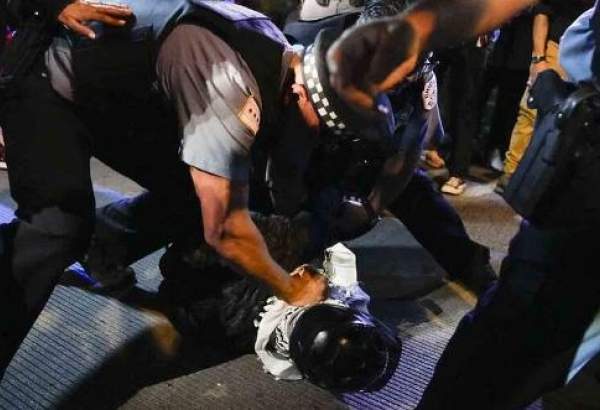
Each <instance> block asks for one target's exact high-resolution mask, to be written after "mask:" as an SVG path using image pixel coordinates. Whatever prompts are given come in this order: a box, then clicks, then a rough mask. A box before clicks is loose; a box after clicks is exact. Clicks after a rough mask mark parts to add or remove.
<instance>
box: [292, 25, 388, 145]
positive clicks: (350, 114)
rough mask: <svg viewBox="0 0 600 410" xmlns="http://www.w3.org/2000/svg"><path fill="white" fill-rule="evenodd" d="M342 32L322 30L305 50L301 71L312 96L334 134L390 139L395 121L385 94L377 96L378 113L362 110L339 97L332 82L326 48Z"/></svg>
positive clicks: (322, 118) (371, 138)
mask: <svg viewBox="0 0 600 410" xmlns="http://www.w3.org/2000/svg"><path fill="white" fill-rule="evenodd" d="M339 34H340V33H339V32H338V31H337V30H334V29H330V28H328V29H323V30H321V31H320V32H319V34H317V37H316V39H315V41H314V43H313V44H311V45H309V46H308V47H306V49H305V52H304V57H303V66H302V74H303V77H304V85H305V86H306V88H307V90H308V94H309V99H310V100H311V102H312V104H313V106H314V108H315V110H316V112H317V114H318V115H319V118H320V119H321V122H322V124H323V125H324V127H325V128H326V129H327V130H329V131H330V132H331V133H332V134H333V135H336V136H346V135H350V136H360V137H362V138H367V139H370V140H383V141H387V140H389V141H391V140H392V138H393V134H394V131H395V128H396V123H395V119H394V114H393V109H392V106H391V103H390V100H389V99H388V97H387V96H386V95H385V94H380V95H379V96H378V98H377V101H376V104H377V108H378V112H377V113H365V112H359V111H358V110H357V109H355V108H353V107H351V106H350V105H349V104H347V103H346V102H345V101H344V100H343V99H342V98H341V97H340V96H338V94H337V92H336V91H335V90H334V89H333V87H332V86H331V85H330V83H329V70H328V68H327V61H326V55H327V50H328V49H329V47H330V46H331V45H332V44H333V42H334V41H335V40H336V39H337V38H338V37H339Z"/></svg>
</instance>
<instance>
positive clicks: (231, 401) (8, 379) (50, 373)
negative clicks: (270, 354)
mask: <svg viewBox="0 0 600 410" xmlns="http://www.w3.org/2000/svg"><path fill="white" fill-rule="evenodd" d="M8 203H9V202H8V201H7V200H6V198H0V221H7V220H9V219H11V218H12V211H11V210H10V208H9V206H2V205H1V204H8ZM157 259H158V253H157V254H155V255H152V256H151V257H148V258H146V259H144V260H142V261H140V262H139V263H138V264H137V265H136V266H135V269H136V272H137V273H138V281H139V284H138V288H139V289H140V291H139V292H140V293H142V294H146V295H147V296H149V295H151V293H152V292H153V291H154V290H156V288H157V286H158V284H159V283H160V280H161V278H160V275H159V273H158V269H157V267H156V262H157ZM469 307H470V305H469V304H468V303H466V302H465V301H463V300H461V299H460V298H458V297H456V295H454V293H453V292H452V291H451V290H450V289H449V288H448V287H443V288H440V289H438V290H436V291H434V292H432V293H430V294H429V295H427V296H426V297H425V298H422V299H420V300H418V301H406V302H399V301H394V302H392V301H385V302H380V303H375V306H374V311H376V312H378V315H379V316H380V317H382V318H383V319H384V320H385V321H387V322H388V323H390V324H392V325H394V326H396V327H397V328H398V329H399V332H400V334H401V335H402V336H403V341H404V350H403V355H402V360H401V364H400V366H399V368H398V370H397V372H396V374H395V375H394V378H393V379H392V380H391V382H390V383H389V385H388V386H386V387H385V388H384V389H382V390H381V391H379V392H376V393H368V394H367V393H356V394H346V395H343V396H342V397H338V398H336V397H335V396H333V395H332V394H330V393H328V392H326V391H323V390H321V389H319V388H316V387H315V386H313V385H311V384H309V383H306V382H293V383H286V382H278V381H275V380H273V379H272V378H271V377H270V376H268V375H266V374H264V373H263V372H262V370H261V369H260V365H259V364H258V363H257V361H256V358H255V357H254V356H253V355H247V356H243V357H241V358H238V359H235V360H232V361H228V362H225V363H222V364H220V365H214V366H212V367H208V368H206V367H207V365H206V364H207V363H211V360H213V359H214V358H211V357H210V356H211V352H204V351H203V352H197V353H198V354H199V355H201V356H202V357H201V359H200V362H202V363H201V364H198V363H196V362H193V360H192V359H191V357H188V356H184V357H183V360H179V361H177V360H172V358H171V357H170V356H169V346H176V345H177V340H176V338H175V339H173V337H172V336H173V335H172V333H173V332H172V331H171V330H170V327H169V323H168V321H167V319H166V318H165V317H164V316H162V315H160V314H157V313H155V312H153V311H152V309H147V308H140V306H139V305H128V304H127V303H123V302H120V301H116V300H114V299H111V298H109V297H105V296H100V295H96V294H92V293H89V292H86V291H84V290H82V289H79V288H77V287H71V286H64V285H61V286H58V287H57V289H56V290H55V292H54V293H53V295H52V297H51V299H50V301H49V303H48V305H47V306H46V309H45V310H44V312H43V313H42V315H41V316H40V318H39V319H38V321H37V322H36V324H35V326H34V328H33V329H32V331H31V332H30V334H29V335H28V337H27V339H26V340H25V342H24V344H23V345H22V347H21V349H20V350H19V352H18V353H17V355H16V357H15V359H14V360H13V362H12V364H11V366H10V367H9V368H8V369H7V373H6V376H5V377H4V379H3V381H2V382H1V383H0V408H1V409H52V408H78V409H81V408H88V409H96V408H98V409H103V408H116V407H122V408H128V409H129V408H131V409H138V408H139V409H149V408H150V409H154V408H161V409H167V408H173V409H181V408H199V409H225V408H244V409H272V408H294V409H338V408H344V407H350V408H356V409H385V410H387V409H412V408H414V406H415V405H416V404H417V403H418V400H419V398H420V396H421V394H422V391H423V389H424V387H425V386H426V384H427V382H428V380H429V379H430V377H431V374H432V372H433V369H434V366H435V363H436V361H437V359H438V357H439V355H440V354H441V352H442V350H443V348H444V346H445V344H446V343H447V340H448V338H449V337H450V336H451V334H452V332H453V329H454V327H455V325H456V324H457V322H458V320H459V319H460V318H461V317H462V315H463V314H464V312H465V311H466V310H467V309H469ZM161 340H162V342H161ZM165 340H166V342H165ZM161 345H162V346H163V347H162V348H160V346H161ZM157 346H159V347H157ZM165 346H166V347H165ZM192 349H193V346H192ZM216 362H218V360H217V361H215V363H216ZM202 368H204V370H200V369H202ZM344 403H345V404H344ZM544 407H545V408H547V407H546V406H544ZM531 408H535V409H537V408H541V406H540V405H539V403H538V404H536V405H534V406H532V407H531Z"/></svg>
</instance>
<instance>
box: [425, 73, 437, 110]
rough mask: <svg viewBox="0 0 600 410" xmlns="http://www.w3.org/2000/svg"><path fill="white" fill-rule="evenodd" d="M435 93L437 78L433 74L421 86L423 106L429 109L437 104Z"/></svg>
mask: <svg viewBox="0 0 600 410" xmlns="http://www.w3.org/2000/svg"><path fill="white" fill-rule="evenodd" d="M437 94H438V90H437V80H436V78H435V75H432V76H431V78H430V79H429V81H427V82H426V83H425V86H424V87H423V93H422V98H423V108H425V109H426V110H427V111H429V110H431V109H432V108H433V107H435V106H436V105H437Z"/></svg>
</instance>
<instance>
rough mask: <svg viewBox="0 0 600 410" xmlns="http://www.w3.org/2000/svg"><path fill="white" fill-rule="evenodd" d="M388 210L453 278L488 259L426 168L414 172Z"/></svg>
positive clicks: (483, 248) (460, 275)
mask: <svg viewBox="0 0 600 410" xmlns="http://www.w3.org/2000/svg"><path fill="white" fill-rule="evenodd" d="M389 210H390V212H392V213H393V214H394V216H395V217H397V218H398V219H399V220H400V221H402V223H403V224H404V225H405V226H406V228H407V229H408V230H409V231H410V233H411V234H412V235H413V236H414V237H415V239H416V240H417V241H419V243H421V245H423V247H424V248H425V249H427V250H428V251H429V253H431V255H432V256H433V257H434V258H435V260H436V261H437V262H438V263H439V264H440V265H441V266H442V267H443V268H444V270H446V272H447V273H448V275H449V277H450V278H451V279H453V280H455V279H461V278H463V277H465V276H468V274H469V273H470V272H468V270H469V269H470V268H471V267H472V266H471V265H472V264H474V263H477V262H480V263H483V264H485V263H487V262H488V260H487V259H488V258H487V256H488V255H487V248H485V247H484V246H482V245H479V244H478V243H476V242H473V241H472V240H471V238H470V237H469V234H468V233H467V231H466V230H465V226H464V224H463V222H462V219H461V218H460V216H459V215H458V213H457V212H456V210H455V209H454V208H453V207H452V205H450V203H449V202H448V201H447V200H446V198H444V196H443V195H442V194H441V193H440V192H439V191H438V190H437V189H436V188H435V187H434V185H433V181H432V180H431V179H430V178H429V177H428V176H427V175H426V174H425V173H424V172H423V171H420V170H418V171H416V172H415V174H414V175H413V177H412V178H411V180H410V182H409V183H408V185H407V186H406V188H405V189H404V191H402V193H401V194H400V195H399V196H398V198H396V200H395V201H394V202H393V203H392V204H391V205H390V206H389ZM482 253H485V255H483V254H482ZM479 256H481V258H479ZM476 258H478V259H481V260H478V261H476V260H475V259H476Z"/></svg>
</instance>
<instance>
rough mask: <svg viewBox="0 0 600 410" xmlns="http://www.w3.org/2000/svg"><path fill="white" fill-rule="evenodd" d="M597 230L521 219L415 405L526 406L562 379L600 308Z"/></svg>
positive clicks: (423, 407)
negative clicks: (488, 284) (495, 272)
mask: <svg viewBox="0 0 600 410" xmlns="http://www.w3.org/2000/svg"><path fill="white" fill-rule="evenodd" d="M595 229H597V227H596V228H593V229H592V228H586V229H580V230H548V229H539V228H535V227H532V226H530V225H528V224H527V223H524V224H523V225H522V227H521V230H520V231H519V233H518V234H517V236H516V237H515V238H514V239H513V241H512V242H511V245H510V249H509V254H508V256H507V258H506V259H505V261H504V263H503V266H502V274H501V276H500V280H499V282H498V285H497V286H496V287H495V288H493V289H492V290H490V291H488V292H487V293H486V294H485V295H484V296H483V297H482V298H481V299H480V300H479V303H478V305H477V306H476V308H475V309H474V310H473V311H472V312H470V313H469V314H467V315H466V316H465V317H464V318H463V319H462V321H461V322H460V324H459V326H458V328H457V330H456V332H455V334H454V335H453V337H452V339H451V340H450V342H449V344H448V345H447V347H446V350H445V351H444V353H443V355H442V357H441V358H440V360H439V362H438V365H437V367H436V370H435V373H434V377H433V379H432V380H431V382H430V384H429V386H428V388H427V390H426V391H425V393H424V395H423V398H422V401H421V403H420V405H419V408H421V409H463V408H486V409H507V408H524V407H525V406H526V405H527V404H529V403H531V402H532V401H533V400H535V399H537V398H538V397H539V396H540V395H541V394H543V393H544V392H546V391H549V390H552V389H556V388H558V387H560V386H561V385H562V384H563V383H564V382H565V380H566V375H567V373H568V370H569V368H570V366H571V363H572V362H573V358H574V357H575V354H576V351H577V347H578V345H579V343H580V341H581V338H582V337H583V335H584V333H585V331H586V329H587V327H588V325H589V323H590V321H591V320H592V319H593V318H594V315H595V314H596V313H597V312H598V308H599V306H600V278H598V275H597V274H596V272H595V268H594V263H593V261H594V259H595V255H597V253H598V251H600V249H599V248H600V245H598V244H597V242H595V241H590V240H589V239H590V235H591V234H592V232H593V231H594V230H595Z"/></svg>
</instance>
